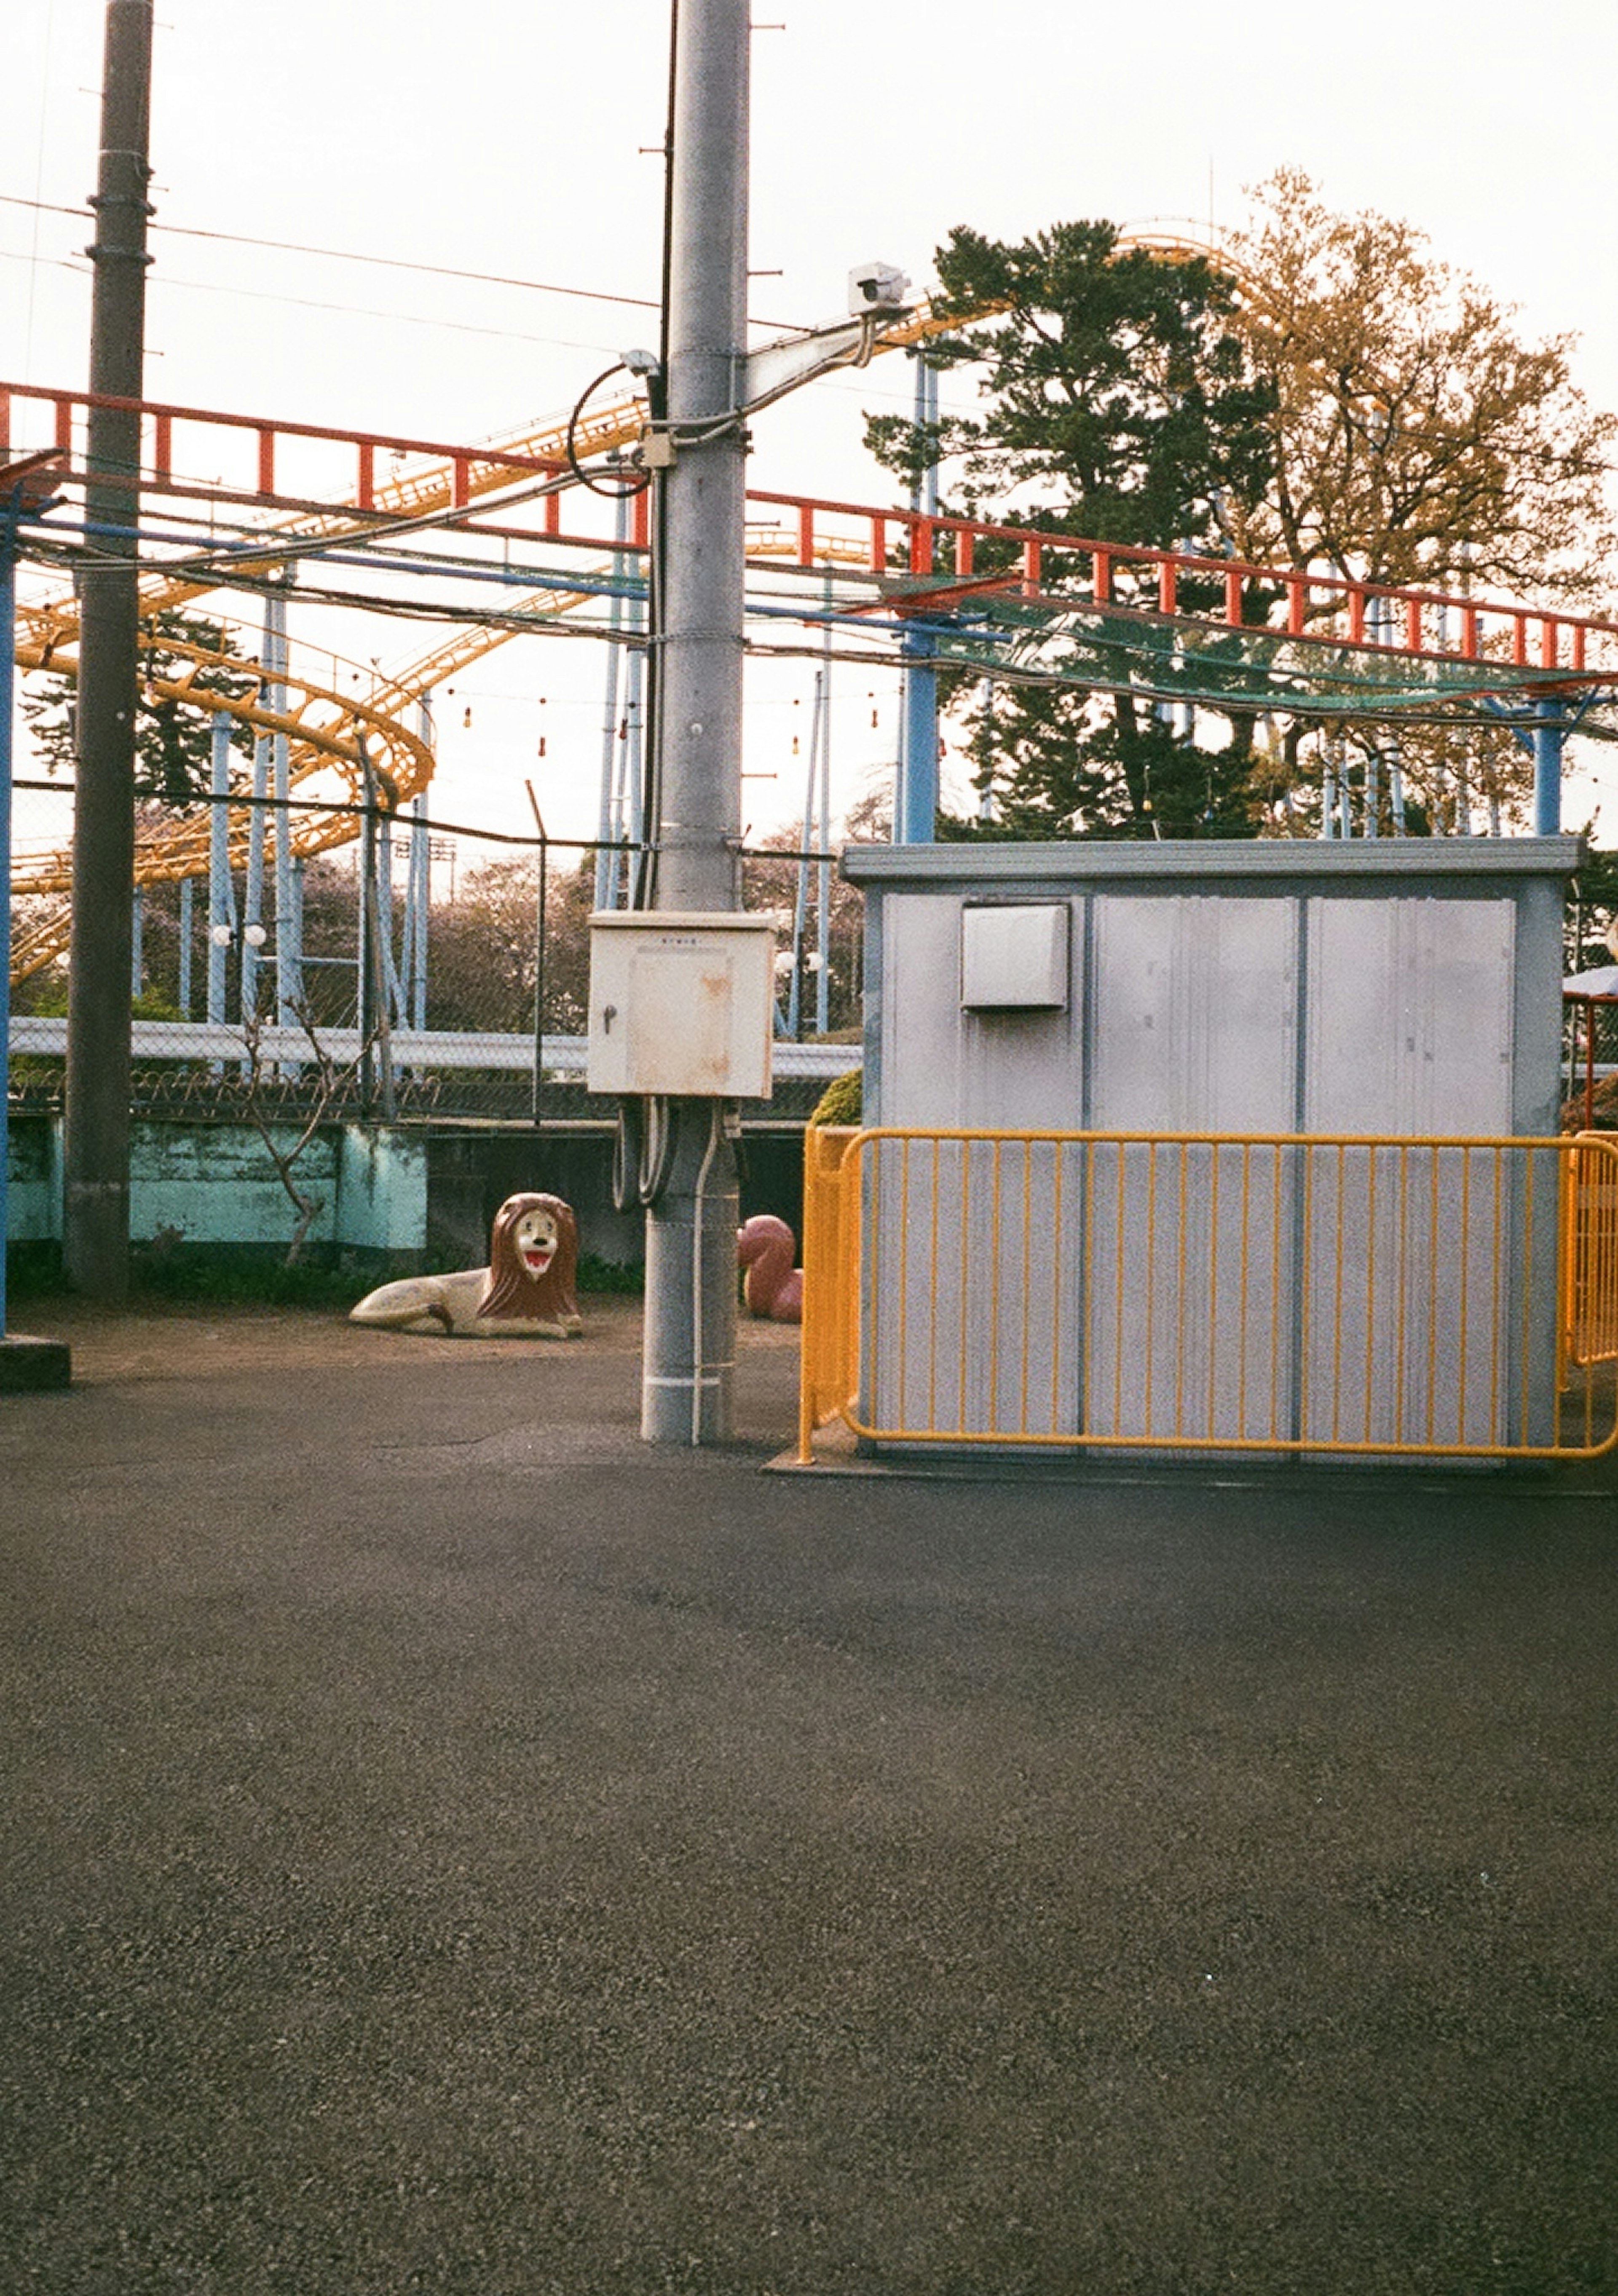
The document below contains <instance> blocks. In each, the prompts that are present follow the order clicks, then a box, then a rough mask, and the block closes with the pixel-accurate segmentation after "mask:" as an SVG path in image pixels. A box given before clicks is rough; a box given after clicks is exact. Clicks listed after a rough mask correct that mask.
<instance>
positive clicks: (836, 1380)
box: [798, 1124, 859, 1466]
mask: <svg viewBox="0 0 1618 2296" xmlns="http://www.w3.org/2000/svg"><path fill="white" fill-rule="evenodd" d="M856 1139H858V1133H857V1132H855V1131H853V1130H852V1129H850V1128H842V1127H834V1126H828V1125H814V1124H811V1125H810V1126H809V1129H808V1130H807V1131H806V1132H805V1134H804V1136H803V1359H802V1371H801V1380H800V1387H799V1397H798V1456H799V1458H800V1459H801V1461H802V1463H803V1464H804V1465H805V1466H807V1465H808V1464H809V1461H810V1460H811V1458H812V1457H813V1456H814V1437H815V1430H816V1429H817V1427H823V1426H824V1425H825V1423H826V1421H827V1420H828V1419H832V1418H835V1417H837V1416H838V1415H840V1414H842V1413H844V1412H847V1411H848V1410H850V1409H851V1408H852V1406H853V1400H854V1381H855V1376H856V1371H855V1366H856V1364H857V1361H858V1348H859V1322H858V1313H859V1310H858V1301H859V1274H858V1251H859V1219H858V1203H857V1202H856V1204H855V1205H854V1207H853V1209H852V1213H851V1216H850V1205H849V1202H848V1199H847V1196H846V1193H845V1191H844V1187H843V1173H842V1168H843V1164H844V1161H845V1160H846V1157H847V1154H848V1152H849V1149H850V1146H851V1145H852V1144H853V1143H854V1141H855V1140H856Z"/></svg>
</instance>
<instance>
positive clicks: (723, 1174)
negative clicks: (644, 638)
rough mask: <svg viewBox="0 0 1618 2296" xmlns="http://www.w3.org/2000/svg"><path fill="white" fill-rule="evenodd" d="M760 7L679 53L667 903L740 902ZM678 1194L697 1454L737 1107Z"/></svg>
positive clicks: (732, 1305) (678, 1439)
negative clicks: (737, 415) (755, 67)
mask: <svg viewBox="0 0 1618 2296" xmlns="http://www.w3.org/2000/svg"><path fill="white" fill-rule="evenodd" d="M750 36H751V27H750V7H749V0H680V6H679V12H678V21H677V24H676V29H675V40H674V57H673V71H672V83H673V99H674V101H673V119H674V149H673V157H672V164H671V168H670V181H669V293H668V313H667V319H668V341H669V357H668V362H667V373H666V381H667V386H668V406H669V418H670V420H671V421H672V422H674V423H675V424H676V425H677V426H678V429H677V438H678V455H677V460H676V462H675V463H674V466H673V468H672V469H671V470H669V471H668V472H667V473H666V475H665V478H664V480H663V484H664V486H665V488H666V494H665V496H664V504H663V509H664V515H665V518H666V521H667V526H666V534H667V553H668V563H667V576H666V580H665V582H664V585H663V596H662V611H661V616H660V618H659V619H660V627H658V628H656V629H654V630H653V633H652V635H653V644H656V645H657V647H658V650H659V652H660V654H661V675H660V676H659V678H658V681H657V684H656V687H655V692H656V697H657V723H656V728H655V734H656V742H657V770H656V774H655V782H656V787H657V790H658V804H657V819H656V823H655V825H654V828H653V836H654V838H655V840H656V848H657V853H656V871H655V887H654V895H653V906H654V907H655V908H658V909H663V910H670V909H694V910H709V911H714V910H734V909H736V908H738V907H740V906H741V882H740V859H739V856H738V854H737V851H736V846H737V844H738V843H739V832H740V829H741V808H742V644H743V578H744V574H745V565H744V560H743V513H744V498H743V487H744V462H743V457H744V455H745V451H746V449H745V442H744V440H743V431H742V426H741V424H740V422H731V421H727V419H726V418H727V416H729V415H731V414H733V413H734V411H735V406H736V404H737V398H738V391H739V382H740V375H741V366H742V360H743V356H744V353H745V348H746V340H747V172H748V171H747V156H748V82H749V65H750V56H749V41H750ZM669 1117H670V1123H671V1127H672V1134H673V1152H672V1157H671V1160H670V1165H669V1176H668V1182H667V1185H666V1186H665V1188H664V1191H663V1193H662V1194H661V1196H660V1197H659V1199H658V1201H656V1202H655V1203H654V1204H653V1206H652V1207H651V1208H650V1209H649V1210H648V1211H647V1214H646V1314H645V1355H644V1359H643V1366H642V1388H641V1433H642V1434H643V1436H644V1437H645V1439H647V1440H648V1441H650V1442H660V1443H682V1444H695V1443H702V1442H707V1441H711V1440H716V1439H724V1438H726V1437H727V1436H728V1435H729V1434H730V1432H731V1429H732V1425H733V1405H732V1386H733V1378H734V1357H735V1317H736V1248H735V1231H736V1215H737V1181H736V1163H735V1148H734V1146H733V1144H732V1143H731V1140H730V1138H729V1136H728V1133H729V1126H728V1123H727V1119H726V1111H725V1108H724V1104H723V1103H720V1102H716V1101H711V1100H702V1099H688V1100H679V1101H676V1102H674V1103H672V1104H671V1107H670V1111H669Z"/></svg>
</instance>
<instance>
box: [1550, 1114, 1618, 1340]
mask: <svg viewBox="0 0 1618 2296" xmlns="http://www.w3.org/2000/svg"><path fill="white" fill-rule="evenodd" d="M1564 1169H1565V1175H1566V1181H1565V1191H1564V1201H1563V1213H1562V1317H1561V1323H1562V1362H1563V1371H1564V1376H1565V1375H1566V1374H1567V1372H1568V1371H1569V1370H1570V1369H1573V1370H1579V1371H1584V1370H1587V1369H1589V1368H1590V1367H1592V1366H1593V1365H1597V1364H1610V1363H1618V1136H1615V1135H1612V1134H1607V1135H1605V1136H1604V1135H1602V1134H1600V1133H1593V1132H1581V1133H1579V1134H1578V1135H1577V1136H1575V1137H1574V1139H1573V1141H1572V1142H1571V1143H1570V1145H1569V1151H1568V1154H1567V1158H1566V1161H1565V1167H1564Z"/></svg>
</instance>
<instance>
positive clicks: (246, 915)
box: [242, 734, 269, 1021]
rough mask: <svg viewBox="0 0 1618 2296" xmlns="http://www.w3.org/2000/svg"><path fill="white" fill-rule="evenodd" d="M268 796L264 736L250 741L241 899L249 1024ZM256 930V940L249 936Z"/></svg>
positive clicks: (254, 1004)
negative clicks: (249, 798)
mask: <svg viewBox="0 0 1618 2296" xmlns="http://www.w3.org/2000/svg"><path fill="white" fill-rule="evenodd" d="M268 795H269V742H268V739H267V736H266V735H264V734H259V735H258V736H257V737H256V738H255V740H254V742H253V799H254V803H253V806H252V809H251V812H250V813H249V815H248V816H247V889H246V891H245V893H244V894H243V896H242V1020H243V1021H251V1020H253V1019H255V1018H256V1017H257V1015H258V1011H259V949H260V948H261V947H263V945H264V830H265V817H266V816H267V812H268V808H267V806H266V804H265V802H264V800H265V799H266V798H267V796H268ZM255 925H257V926H258V928H259V938H258V939H257V940H253V939H250V938H249V936H250V935H251V932H252V930H253V927H254V926H255Z"/></svg>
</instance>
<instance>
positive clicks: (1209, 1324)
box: [799, 1128, 1618, 1463]
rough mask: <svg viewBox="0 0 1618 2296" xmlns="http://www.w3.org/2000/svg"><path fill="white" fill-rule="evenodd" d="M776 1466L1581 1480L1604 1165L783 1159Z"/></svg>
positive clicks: (1343, 1150) (967, 1142)
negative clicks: (1422, 1464) (797, 1265)
mask: <svg viewBox="0 0 1618 2296" xmlns="http://www.w3.org/2000/svg"><path fill="white" fill-rule="evenodd" d="M808 1139H809V1148H808V1155H807V1162H806V1181H805V1211H804V1332H803V1385H802V1392H801V1411H800V1429H799V1456H800V1457H801V1459H803V1460H804V1461H805V1462H806V1463H807V1462H808V1461H809V1459H810V1458H811V1457H812V1456H813V1441H814V1434H815V1431H816V1429H817V1427H819V1426H821V1425H823V1424H824V1423H825V1422H826V1421H827V1420H828V1419H831V1418H834V1417H840V1418H841V1419H842V1421H843V1422H844V1423H845V1424H846V1425H847V1427H848V1428H849V1429H850V1431H852V1432H853V1433H854V1434H855V1435H856V1436H859V1437H863V1438H866V1439H870V1440H871V1441H874V1442H877V1443H883V1444H893V1445H911V1444H950V1445H972V1446H984V1445H998V1446H1000V1447H1006V1448H1019V1447H1024V1446H1026V1447H1039V1448H1046V1447H1069V1448H1072V1449H1089V1448H1092V1447H1094V1448H1107V1449H1113V1450H1119V1449H1128V1450H1158V1451H1165V1450H1166V1451H1182V1452H1186V1453H1196V1452H1202V1451H1244V1452H1271V1453H1292V1454H1300V1453H1310V1454H1325V1455H1333V1456H1392V1457H1450V1458H1466V1457H1471V1458H1491V1459H1499V1458H1543V1459H1556V1458H1564V1459H1565V1458H1589V1457H1593V1456H1597V1454H1599V1453H1602V1452H1605V1451H1608V1450H1610V1449H1612V1448H1613V1447H1614V1445H1618V1392H1615V1387H1614V1376H1613V1373H1612V1370H1611V1366H1612V1365H1613V1364H1614V1360H1615V1359H1618V1140H1609V1139H1606V1138H1604V1137H1601V1136H1595V1135H1589V1134H1586V1135H1582V1136H1579V1137H1577V1138H1573V1139H1544V1140H1536V1139H1515V1138H1504V1137H1491V1138H1438V1137H1429V1138H1424V1139H1414V1140H1388V1139H1381V1138H1367V1137H1360V1136H1346V1135H1345V1136H1331V1137H1323V1136H1302V1135H1295V1134H1266V1135H1247V1136H1228V1135H1215V1134H1207V1133H1174V1134H1162V1133H1159V1134H1122V1133H1080V1132H1055V1131H1049V1132H1045V1131H1040V1132H991V1131H965V1130H962V1131H922V1130H901V1129H893V1128H881V1129H874V1130H870V1131H863V1132H826V1131H821V1132H813V1131H811V1132H810V1133H809V1136H808Z"/></svg>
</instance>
